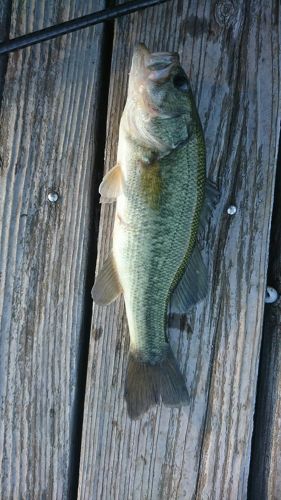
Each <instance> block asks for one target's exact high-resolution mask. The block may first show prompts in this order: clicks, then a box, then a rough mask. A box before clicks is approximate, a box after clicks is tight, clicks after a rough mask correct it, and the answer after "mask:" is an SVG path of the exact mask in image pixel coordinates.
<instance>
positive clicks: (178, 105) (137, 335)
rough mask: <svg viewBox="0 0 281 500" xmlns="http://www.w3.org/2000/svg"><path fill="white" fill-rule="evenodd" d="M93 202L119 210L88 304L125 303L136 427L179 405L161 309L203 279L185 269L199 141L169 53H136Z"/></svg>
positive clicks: (181, 76)
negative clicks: (154, 409)
mask: <svg viewBox="0 0 281 500" xmlns="http://www.w3.org/2000/svg"><path fill="white" fill-rule="evenodd" d="M100 193H101V195H102V201H105V202H106V201H114V200H115V199H116V200H117V205H116V218H115V224H114V231H113V249H112V255H111V256H110V257H109V259H108V260H107V261H106V264H105V269H104V270H103V271H101V273H100V275H98V276H97V279H96V282H95V285H94V288H93V298H94V300H96V302H97V303H101V304H106V303H110V302H112V300H114V299H115V298H116V297H117V296H118V295H119V294H120V293H123V294H124V300H125V305H126V313H127V319H128V325H129V332H130V354H129V362H128V370H127V379H126V387H125V398H126V401H127V407H128V412H129V415H130V416H131V418H137V417H139V416H140V415H141V414H142V413H143V412H145V411H146V410H147V409H148V408H149V407H150V406H152V405H153V404H158V403H159V402H160V400H162V401H163V402H164V404H167V405H169V406H175V405H177V406H178V405H180V404H186V403H187V400H188V396H187V390H186V386H185V381H184V379H183V376H182V375H181V373H180V371H179V368H178V366H177V363H176V360H175V359H174V356H173V353H172V351H171V349H170V347H169V344H168V340H167V334H166V317H167V307H168V303H169V299H170V297H171V296H172V295H173V292H174V290H175V289H176V287H177V285H178V283H179V285H178V286H180V284H181V282H182V283H183V280H184V276H185V274H186V273H189V275H190V276H194V277H195V281H197V277H198V283H199V285H198V288H199V292H200V293H201V291H200V272H205V270H204V268H203V267H202V266H201V267H202V269H201V270H200V265H199V267H198V262H199V264H200V259H199V260H198V257H197V261H196V262H197V264H196V266H197V267H196V266H195V267H196V268H195V271H194V269H192V266H193V260H194V258H193V255H195V254H196V251H195V249H196V238H197V233H198V227H199V221H200V214H201V209H202V205H203V201H204V193H205V145H204V137H203V133H202V128H201V124H200V120H199V116H198V113H197V110H196V106H195V103H194V99H193V96H192V92H191V89H190V86H189V82H188V79H187V77H186V75H185V73H184V72H183V70H182V68H181V66H180V64H179V59H178V55H177V54H175V53H154V54H150V53H149V51H148V50H147V48H146V47H145V46H143V45H140V46H139V47H138V48H137V49H136V50H135V53H134V57H133V63H132V69H131V73H130V78H129V89H128V99H127V103H126V106H125V109H124V112H123V115H122V119H121V123H120V131H119V143H118V154H117V165H116V166H115V167H114V169H112V171H110V172H109V173H108V174H107V176H106V177H105V179H104V181H103V182H102V184H101V186H100ZM202 270H203V271H202ZM192 272H193V274H192ZM110 280H111V281H110ZM203 281H204V280H203ZM187 283H189V284H191V286H190V285H188V286H189V288H190V294H189V290H185V291H184V293H183V296H185V295H186V296H187V298H190V301H189V303H193V302H195V301H196V300H195V299H196V294H197V295H198V297H199V298H200V297H201V295H202V294H201V295H200V293H199V292H198V293H197V292H196V293H195V292H192V290H191V288H192V280H190V278H189V281H187ZM195 285H196V284H195ZM195 288H196V287H195ZM189 295H190V297H189ZM194 298H195V299H194Z"/></svg>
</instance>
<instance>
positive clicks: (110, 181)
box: [99, 163, 122, 203]
mask: <svg viewBox="0 0 281 500" xmlns="http://www.w3.org/2000/svg"><path fill="white" fill-rule="evenodd" d="M121 188H122V172H121V167H120V164H119V163H117V164H116V165H115V166H114V167H113V168H112V169H111V170H109V172H107V174H106V175H105V176H104V178H103V180H102V182H101V185H100V187H99V193H100V195H101V199H100V203H112V202H113V201H115V200H116V198H117V197H118V196H119V194H120V193H121Z"/></svg>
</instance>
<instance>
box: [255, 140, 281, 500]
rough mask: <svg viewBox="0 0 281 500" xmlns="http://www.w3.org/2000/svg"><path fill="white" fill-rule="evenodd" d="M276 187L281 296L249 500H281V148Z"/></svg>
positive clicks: (275, 255)
mask: <svg viewBox="0 0 281 500" xmlns="http://www.w3.org/2000/svg"><path fill="white" fill-rule="evenodd" d="M277 168H278V174H277V178H276V186H275V201H274V212H273V219H272V228H271V241H270V259H269V269H268V284H269V285H271V286H273V287H274V288H275V289H276V290H277V291H278V293H279V298H278V300H277V301H276V302H275V303H273V304H267V305H266V306H265V315H264V324H263V339H262V348H261V355H260V368H259V379H258V390H257V401H256V409H255V426H254V433H253V446H252V456H251V468H250V478H249V499H251V500H255V499H256V498H265V499H274V500H275V499H276V500H277V499H279V498H281V474H280V473H281V329H280V324H281V298H280V293H281V257H280V244H281V226H280V220H281V203H280V188H281V148H280V149H279V160H278V167H277Z"/></svg>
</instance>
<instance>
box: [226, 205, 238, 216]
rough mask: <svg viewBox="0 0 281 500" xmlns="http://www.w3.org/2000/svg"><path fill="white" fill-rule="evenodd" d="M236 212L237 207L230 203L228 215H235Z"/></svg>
mask: <svg viewBox="0 0 281 500" xmlns="http://www.w3.org/2000/svg"><path fill="white" fill-rule="evenodd" d="M236 212H237V207H236V206H235V205H230V206H229V207H228V209H227V213H228V215H235V214H236Z"/></svg>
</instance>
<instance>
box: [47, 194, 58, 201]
mask: <svg viewBox="0 0 281 500" xmlns="http://www.w3.org/2000/svg"><path fill="white" fill-rule="evenodd" d="M58 199H59V195H58V193H56V191H52V192H51V193H49V194H48V200H49V201H50V202H51V203H56V202H57V201H58Z"/></svg>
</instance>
